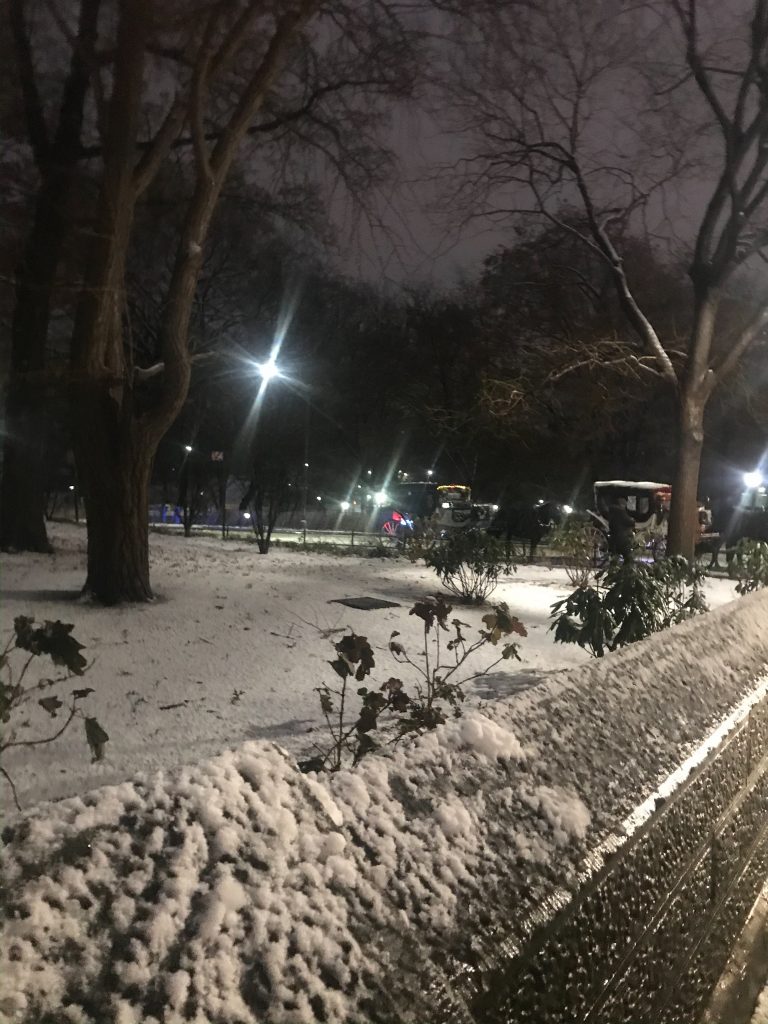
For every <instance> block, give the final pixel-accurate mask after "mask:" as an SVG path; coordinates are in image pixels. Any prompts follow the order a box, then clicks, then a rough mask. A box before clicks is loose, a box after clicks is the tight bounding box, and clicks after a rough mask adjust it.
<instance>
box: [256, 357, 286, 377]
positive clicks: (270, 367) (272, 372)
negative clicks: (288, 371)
mask: <svg viewBox="0 0 768 1024" xmlns="http://www.w3.org/2000/svg"><path fill="white" fill-rule="evenodd" d="M256 369H257V370H258V371H259V374H260V376H261V379H262V380H263V381H264V383H265V384H269V382H270V381H271V380H272V379H273V378H274V377H279V376H280V370H279V369H278V366H277V363H276V362H275V357H274V356H273V355H272V356H270V357H269V359H268V360H267V361H266V362H265V363H256Z"/></svg>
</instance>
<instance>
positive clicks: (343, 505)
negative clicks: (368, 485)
mask: <svg viewBox="0 0 768 1024" xmlns="http://www.w3.org/2000/svg"><path fill="white" fill-rule="evenodd" d="M348 509H349V502H348V501H342V503H341V511H342V512H346V511H347V510H348Z"/></svg>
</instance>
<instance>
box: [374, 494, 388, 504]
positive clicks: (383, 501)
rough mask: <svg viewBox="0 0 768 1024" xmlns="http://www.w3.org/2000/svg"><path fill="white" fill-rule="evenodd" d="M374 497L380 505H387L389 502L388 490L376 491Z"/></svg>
mask: <svg viewBox="0 0 768 1024" xmlns="http://www.w3.org/2000/svg"><path fill="white" fill-rule="evenodd" d="M374 498H375V499H376V503H377V504H378V505H386V503H387V492H386V491H376V493H375V494H374Z"/></svg>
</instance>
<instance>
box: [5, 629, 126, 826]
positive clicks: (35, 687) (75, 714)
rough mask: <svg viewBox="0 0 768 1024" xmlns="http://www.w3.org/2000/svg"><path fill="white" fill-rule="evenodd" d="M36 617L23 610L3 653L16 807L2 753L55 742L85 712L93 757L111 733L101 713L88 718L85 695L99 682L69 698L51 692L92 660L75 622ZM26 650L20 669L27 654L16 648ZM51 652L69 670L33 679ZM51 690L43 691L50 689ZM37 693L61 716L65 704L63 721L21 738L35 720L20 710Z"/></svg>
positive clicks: (44, 706)
mask: <svg viewBox="0 0 768 1024" xmlns="http://www.w3.org/2000/svg"><path fill="white" fill-rule="evenodd" d="M34 623H35V620H34V619H33V618H28V617H27V616H24V615H20V616H19V617H18V618H16V619H14V623H13V636H12V637H11V638H10V639H9V641H8V643H7V644H6V646H5V650H4V651H3V652H2V654H0V723H2V726H3V731H2V738H0V775H2V776H3V777H4V778H5V779H6V781H7V782H8V785H9V786H10V787H11V793H12V794H13V800H14V803H15V804H16V807H17V808H18V809H19V810H21V807H20V806H19V800H18V796H17V794H16V787H15V785H14V783H13V779H12V778H11V776H10V775H9V774H8V771H7V769H6V768H5V766H4V765H3V764H2V756H3V754H4V753H5V752H6V751H7V750H10V749H11V748H13V747H37V746H40V745H41V744H48V743H53V742H54V740H57V739H58V738H59V736H61V735H62V733H64V731H65V730H66V729H67V728H68V727H69V725H70V724H71V723H72V720H73V719H74V718H80V719H82V721H83V724H84V727H85V739H86V743H87V744H88V746H89V747H90V750H91V755H92V760H94V761H99V760H101V758H102V756H103V753H104V744H105V743H106V742H107V740H108V739H109V736H108V735H107V734H106V732H105V731H104V729H103V728H102V727H101V726H100V725H99V723H98V721H97V720H96V719H95V718H88V717H87V716H86V715H84V714H83V712H82V711H81V709H80V701H82V700H84V699H85V698H86V697H87V696H88V695H89V694H91V693H93V688H92V687H90V686H86V687H84V688H82V689H74V690H72V691H71V693H70V695H69V701H68V704H65V703H64V701H62V700H61V699H60V697H58V696H57V695H56V694H54V693H52V692H50V691H52V690H53V689H54V687H56V686H59V685H60V684H61V683H65V682H67V680H69V679H71V678H72V677H73V676H82V675H83V674H84V673H85V671H86V669H87V667H88V666H87V663H86V660H85V658H84V657H83V655H82V654H81V653H80V652H81V651H82V650H83V645H82V644H81V643H78V641H77V640H76V639H75V638H74V637H73V636H72V629H73V627H72V626H71V625H70V624H68V623H64V622H59V621H56V622H45V623H43V625H42V626H35V624H34ZM19 651H25V652H26V653H27V655H28V657H26V658H25V659H23V664H22V665H21V668H20V669H19V670H18V674H17V673H16V671H15V670H14V663H15V662H17V661H21V660H22V659H21V658H19V657H18V656H17V653H16V652H19ZM43 656H47V657H49V658H50V659H51V661H52V662H53V664H54V665H57V666H61V667H63V668H64V669H66V674H65V675H62V676H58V677H56V678H54V679H39V680H38V681H36V682H27V673H28V671H29V669H30V666H31V665H32V663H33V662H34V661H35V659H36V658H39V657H43ZM46 692H47V694H46V696H44V697H41V696H38V695H39V694H40V693H46ZM35 697H37V704H38V705H39V706H40V707H41V708H42V709H43V711H45V712H46V713H47V714H48V715H50V716H51V718H58V715H59V712H60V711H62V709H64V710H63V712H62V714H63V716H64V718H63V722H62V724H60V725H59V727H58V728H56V729H55V731H54V732H53V733H52V734H51V735H50V736H43V737H29V736H23V737H21V738H20V734H19V730H20V729H26V728H29V727H30V724H29V721H28V720H25V721H19V716H20V715H22V714H25V713H28V711H29V710H30V708H31V705H32V702H33V701H34V699H35Z"/></svg>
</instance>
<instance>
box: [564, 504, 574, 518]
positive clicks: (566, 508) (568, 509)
mask: <svg viewBox="0 0 768 1024" xmlns="http://www.w3.org/2000/svg"><path fill="white" fill-rule="evenodd" d="M563 512H565V514H566V515H567V516H569V515H570V514H571V513H572V512H573V506H572V505H563Z"/></svg>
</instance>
